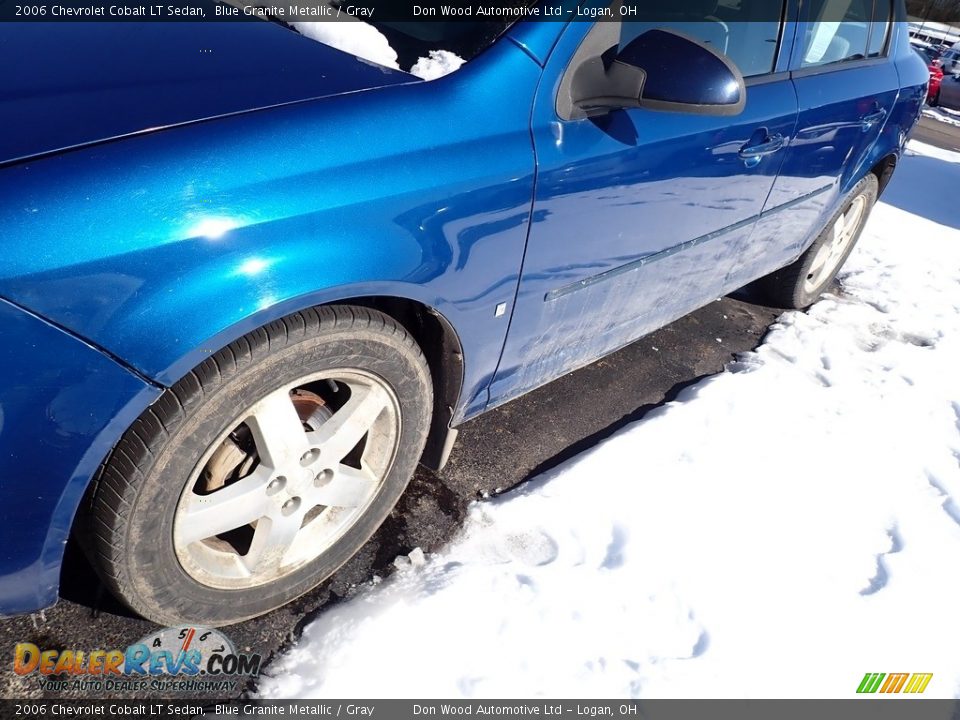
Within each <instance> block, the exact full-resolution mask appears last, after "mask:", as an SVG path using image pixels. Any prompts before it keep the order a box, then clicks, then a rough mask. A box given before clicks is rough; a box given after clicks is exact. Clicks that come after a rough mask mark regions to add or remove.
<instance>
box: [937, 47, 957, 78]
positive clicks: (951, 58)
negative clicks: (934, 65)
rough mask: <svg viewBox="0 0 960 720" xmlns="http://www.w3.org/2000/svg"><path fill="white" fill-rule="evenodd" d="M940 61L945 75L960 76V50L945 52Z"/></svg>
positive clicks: (951, 49)
mask: <svg viewBox="0 0 960 720" xmlns="http://www.w3.org/2000/svg"><path fill="white" fill-rule="evenodd" d="M938 59H939V61H940V67H941V69H942V70H943V74H944V75H960V48H956V47H953V48H950V49H949V50H945V51H944V52H943V53H942V54H941V55H940V57H939V58H938Z"/></svg>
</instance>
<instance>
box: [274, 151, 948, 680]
mask: <svg viewBox="0 0 960 720" xmlns="http://www.w3.org/2000/svg"><path fill="white" fill-rule="evenodd" d="M913 147H914V148H915V150H916V151H917V152H918V153H920V154H923V155H926V156H927V157H925V158H923V160H924V161H926V162H927V163H929V162H936V163H937V171H936V173H935V175H937V177H936V178H935V179H934V178H933V177H931V171H930V170H929V169H924V170H923V173H924V177H926V178H927V180H928V181H929V182H934V181H936V182H942V183H949V184H950V185H951V186H956V185H957V184H958V182H960V164H957V163H958V161H960V156H957V155H953V154H951V153H945V152H939V151H934V150H932V149H928V148H926V147H925V146H920V145H914V146H913ZM911 163H918V165H917V167H918V171H919V168H920V164H919V163H921V159H919V158H916V159H915V158H910V157H907V158H905V159H904V160H903V163H902V164H903V167H901V169H900V171H899V173H900V174H901V175H902V174H903V173H904V172H905V171H909V168H910V167H911V165H910V164H911ZM911 177H912V176H911V175H910V174H909V172H908V173H907V175H905V176H899V177H895V178H894V182H893V185H892V186H891V188H890V189H889V190H888V195H889V198H885V199H889V200H890V202H891V203H894V204H881V205H880V206H879V207H878V208H877V209H876V211H875V214H874V216H873V219H872V220H871V222H870V225H869V227H868V229H867V232H866V233H865V235H864V237H863V239H862V241H861V243H860V245H859V247H858V249H857V251H856V252H855V253H854V254H853V256H852V257H851V259H850V261H849V263H848V265H847V268H846V270H845V271H844V276H843V285H844V290H845V292H844V295H843V297H834V296H827V297H826V298H824V299H823V300H822V301H821V302H819V303H818V304H817V305H816V306H815V307H814V308H812V309H811V311H810V312H809V313H787V314H785V315H784V316H783V317H782V318H781V319H780V321H779V322H778V323H777V324H776V325H774V326H773V328H772V330H771V332H770V334H769V335H768V337H767V338H766V340H765V342H764V343H763V345H762V346H761V347H760V348H759V349H758V350H757V351H756V352H752V353H747V354H746V355H745V356H743V357H741V358H739V359H738V361H737V362H734V363H732V364H731V366H730V367H729V368H728V370H727V371H726V372H724V373H721V374H720V375H717V376H714V377H713V378H710V379H707V380H706V381H703V382H700V383H698V384H697V385H695V386H693V387H691V388H689V389H688V390H687V391H685V392H684V393H682V394H681V396H680V397H679V398H678V400H677V401H676V402H674V403H670V404H669V405H668V406H666V407H665V408H662V409H659V410H657V411H655V412H653V413H651V414H650V415H648V416H647V418H646V419H644V420H643V421H641V422H639V423H637V424H635V425H632V426H630V427H628V428H626V429H624V430H623V431H621V432H620V433H619V434H617V435H616V436H614V437H613V438H611V439H609V440H608V441H606V442H604V443H603V444H602V445H600V446H598V447H596V448H594V449H592V450H591V451H588V452H586V453H584V454H582V455H581V456H579V457H578V458H575V459H574V460H572V461H571V462H569V463H567V464H566V465H564V466H562V467H560V468H558V469H557V470H555V471H552V472H551V473H549V474H548V475H546V476H543V477H541V478H539V479H537V480H535V481H533V482H531V483H529V484H528V485H527V486H524V487H522V488H520V489H518V490H516V491H513V492H511V493H508V494H507V495H505V496H503V497H501V498H500V499H498V500H496V501H491V502H484V503H479V504H476V505H474V506H473V507H472V509H471V512H470V516H469V519H468V522H467V523H466V526H465V528H464V530H463V531H462V533H461V534H460V536H459V537H458V538H457V539H456V540H455V541H454V542H453V543H452V544H451V545H449V546H448V547H447V548H446V549H444V550H443V551H442V552H440V553H438V554H436V555H433V556H430V557H429V558H428V561H427V563H426V564H425V565H424V566H422V567H415V566H414V565H415V564H414V563H411V564H410V566H409V567H405V568H404V569H403V570H401V571H399V572H396V573H394V574H393V576H392V577H391V578H389V579H388V580H386V581H385V582H383V583H381V584H379V585H377V586H375V587H370V588H368V589H365V590H363V591H361V592H360V593H359V594H358V595H357V596H356V597H355V598H354V599H352V600H350V601H348V602H345V603H342V604H339V605H337V606H335V607H333V608H332V609H330V610H329V611H328V612H326V613H324V614H322V615H321V616H320V617H319V619H318V620H316V621H315V622H313V623H312V624H310V625H309V626H308V627H307V628H306V629H305V631H304V633H303V636H302V639H301V640H300V641H299V643H298V644H297V645H295V646H294V647H293V648H292V649H291V650H290V651H289V652H287V653H286V654H285V655H284V656H282V657H280V658H279V659H278V660H277V661H276V662H274V663H272V664H271V665H270V666H269V667H268V668H267V673H268V675H269V677H265V678H264V679H263V680H262V682H261V686H260V692H261V694H262V696H264V697H267V698H271V697H284V698H290V697H371V696H379V697H456V696H464V697H501V698H507V697H529V696H545V697H623V696H635V697H639V696H642V697H663V696H665V697H697V696H699V697H734V698H737V697H758V696H760V697H852V696H854V695H855V691H856V688H857V686H858V684H859V683H860V680H861V679H862V677H863V675H864V673H866V672H888V673H889V672H932V673H934V676H933V679H932V681H931V683H930V685H929V687H928V688H927V691H926V696H935V697H954V696H957V695H958V694H960V665H958V664H957V661H956V657H957V647H960V623H958V622H957V618H956V613H957V608H958V607H960V462H958V461H960V372H958V368H960V229H958V228H960V222H958V220H960V218H956V219H955V220H954V221H953V223H952V224H953V227H948V226H947V225H940V224H936V223H934V222H932V221H930V220H926V219H924V218H922V217H919V216H917V215H913V214H911V213H910V212H908V211H907V210H905V209H902V208H904V207H909V205H910V204H911V202H913V200H914V199H915V198H917V197H919V195H918V194H920V195H922V193H924V192H925V190H924V183H915V182H912V181H911V180H910V178H911ZM403 668H415V669H416V671H415V672H405V671H403ZM814 670H815V672H813V671H814ZM800 679H802V681H800Z"/></svg>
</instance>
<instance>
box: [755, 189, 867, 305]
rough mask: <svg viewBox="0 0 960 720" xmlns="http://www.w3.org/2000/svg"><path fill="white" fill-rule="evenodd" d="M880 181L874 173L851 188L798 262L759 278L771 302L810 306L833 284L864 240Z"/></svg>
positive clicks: (774, 303) (762, 288) (759, 282)
mask: <svg viewBox="0 0 960 720" xmlns="http://www.w3.org/2000/svg"><path fill="white" fill-rule="evenodd" d="M878 189H879V184H878V182H877V176H876V175H874V174H873V173H870V174H869V175H867V176H866V177H865V178H864V179H863V180H861V181H860V182H859V183H857V185H856V186H855V187H854V188H853V190H851V191H850V193H849V194H848V195H847V198H846V200H845V201H844V203H843V205H842V206H841V208H840V210H838V211H837V212H836V214H834V215H833V217H831V218H830V220H829V222H827V225H826V227H824V229H823V231H822V232H821V233H820V235H819V236H818V237H817V239H816V240H815V241H814V243H813V245H811V246H810V247H809V249H807V251H806V252H804V253H803V255H801V256H800V257H799V258H798V259H797V260H796V262H794V263H793V264H791V265H788V266H787V267H785V268H782V269H780V270H777V271H776V272H773V273H771V274H770V275H768V276H766V277H764V278H762V279H761V280H759V281H758V284H759V286H760V288H761V290H762V291H763V292H764V294H765V295H766V297H767V299H768V300H769V302H770V303H771V304H773V305H776V306H778V307H784V308H797V309H802V308H806V307H809V306H810V305H812V304H813V303H814V302H816V300H817V298H819V297H820V294H821V293H822V292H823V291H824V290H826V289H827V287H829V285H830V283H832V282H833V279H834V278H835V277H836V276H837V272H838V271H839V270H840V268H841V267H842V266H843V263H844V262H846V260H847V258H848V257H849V256H850V253H851V252H853V248H854V246H855V245H856V243H857V240H859V239H860V234H861V233H862V232H863V228H864V226H865V225H866V224H867V219H868V218H869V217H870V211H871V210H872V209H873V206H874V205H875V204H876V202H877V192H878Z"/></svg>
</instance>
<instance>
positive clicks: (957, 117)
mask: <svg viewBox="0 0 960 720" xmlns="http://www.w3.org/2000/svg"><path fill="white" fill-rule="evenodd" d="M923 116H924V117H928V118H931V119H933V120H939V121H940V122H942V123H947V124H948V125H955V126H957V127H960V111H958V110H950V109H949V108H944V107H930V106H929V105H927V106H924V108H923Z"/></svg>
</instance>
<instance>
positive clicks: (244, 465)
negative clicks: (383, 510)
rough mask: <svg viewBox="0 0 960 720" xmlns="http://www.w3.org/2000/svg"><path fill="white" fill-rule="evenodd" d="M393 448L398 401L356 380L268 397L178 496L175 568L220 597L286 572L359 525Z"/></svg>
mask: <svg viewBox="0 0 960 720" xmlns="http://www.w3.org/2000/svg"><path fill="white" fill-rule="evenodd" d="M399 437H400V409H399V403H398V401H397V398H396V395H395V394H394V393H393V391H392V390H391V388H390V387H389V386H388V385H387V384H386V383H385V382H384V381H383V380H382V379H380V378H378V377H376V376H374V375H372V374H370V373H367V372H365V371H362V370H356V369H342V370H334V371H329V372H324V373H317V374H314V375H310V376H306V377H304V378H302V379H300V380H297V381H296V382H295V383H291V384H289V385H286V386H284V387H281V388H278V389H276V390H274V391H273V392H271V393H269V394H268V395H266V396H265V397H263V398H262V399H260V400H259V401H258V402H256V403H255V404H254V405H252V406H251V407H250V408H248V409H247V410H246V411H244V412H243V413H241V414H240V415H239V416H238V417H237V418H235V419H234V421H233V422H232V423H231V424H230V425H229V426H228V428H227V430H226V431H225V432H224V433H223V434H222V435H221V436H220V437H219V438H218V439H217V440H216V441H215V442H214V443H212V444H211V446H210V447H209V448H208V450H207V451H206V452H205V453H204V455H203V457H202V458H201V460H200V462H199V463H198V464H197V466H196V469H195V470H194V472H193V473H192V474H191V476H190V478H189V480H188V481H187V483H186V485H185V486H184V489H183V492H182V493H181V496H180V500H179V503H178V505H177V509H176V513H175V515H174V521H173V543H174V549H175V551H176V555H177V559H178V561H179V562H180V565H181V567H182V568H183V569H184V571H186V573H187V574H188V575H190V576H191V577H192V578H193V579H194V580H196V581H198V582H199V583H201V584H203V585H207V586H209V587H214V588H220V589H242V588H248V587H254V586H258V585H263V584H266V583H269V582H273V581H275V580H278V579H280V578H282V577H285V576H287V575H290V574H291V573H294V572H296V571H297V570H299V569H300V568H302V567H303V566H304V565H306V564H308V563H310V562H312V561H313V560H315V559H317V558H319V557H320V556H321V555H323V553H324V552H326V551H327V550H329V549H330V548H331V546H333V545H334V544H335V543H336V542H337V541H338V540H339V539H340V538H342V537H343V535H344V534H345V533H346V532H347V531H349V529H350V528H351V527H353V526H354V525H355V524H356V523H357V521H358V520H359V519H360V518H361V517H362V516H363V514H364V512H365V511H366V510H367V509H368V508H369V506H370V504H371V503H372V502H373V500H374V499H375V498H376V497H377V495H378V493H379V492H380V490H381V488H382V486H383V484H384V481H385V479H386V477H387V474H388V473H389V471H390V467H391V466H392V464H393V460H394V457H395V456H396V451H397V446H398V443H399Z"/></svg>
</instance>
